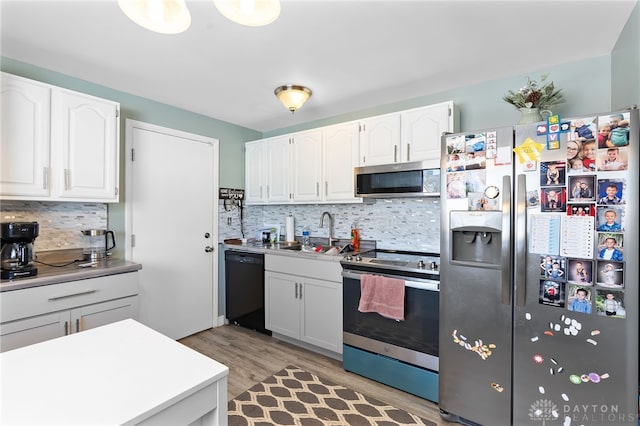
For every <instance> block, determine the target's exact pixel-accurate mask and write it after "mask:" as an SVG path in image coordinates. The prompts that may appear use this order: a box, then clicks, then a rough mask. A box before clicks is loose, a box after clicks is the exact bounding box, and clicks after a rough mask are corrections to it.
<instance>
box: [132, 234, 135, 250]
mask: <svg viewBox="0 0 640 426" xmlns="http://www.w3.org/2000/svg"><path fill="white" fill-rule="evenodd" d="M135 246H136V236H135V235H134V234H131V247H132V248H133V247H135Z"/></svg>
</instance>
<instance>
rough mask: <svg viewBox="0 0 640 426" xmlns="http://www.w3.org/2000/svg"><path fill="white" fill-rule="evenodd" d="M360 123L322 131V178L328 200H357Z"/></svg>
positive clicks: (359, 200) (326, 199) (326, 128)
mask: <svg viewBox="0 0 640 426" xmlns="http://www.w3.org/2000/svg"><path fill="white" fill-rule="evenodd" d="M359 142H360V139H359V132H358V123H345V124H339V125H336V126H329V127H325V128H324V129H322V169H323V170H322V175H323V176H324V188H323V191H324V200H325V201H340V200H354V201H355V200H357V201H358V202H361V201H362V198H356V197H355V196H354V192H355V191H354V185H355V181H354V177H353V168H354V167H357V166H358V152H359V145H358V144H359Z"/></svg>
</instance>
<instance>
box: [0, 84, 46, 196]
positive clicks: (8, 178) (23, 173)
mask: <svg viewBox="0 0 640 426" xmlns="http://www.w3.org/2000/svg"><path fill="white" fill-rule="evenodd" d="M1 97H2V107H1V108H2V109H1V110H0V117H1V119H2V121H1V126H2V136H1V137H2V139H1V140H0V195H15V196H19V197H23V198H25V199H26V198H28V197H48V196H49V190H50V187H49V179H48V175H49V141H50V128H51V127H50V113H51V87H50V86H48V85H46V84H42V83H38V82H36V81H32V80H27V79H24V78H20V77H16V76H13V75H11V74H5V73H2V92H1Z"/></svg>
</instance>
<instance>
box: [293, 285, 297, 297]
mask: <svg viewBox="0 0 640 426" xmlns="http://www.w3.org/2000/svg"><path fill="white" fill-rule="evenodd" d="M293 285H295V286H296V295H295V298H296V299H297V298H298V283H294V284H293Z"/></svg>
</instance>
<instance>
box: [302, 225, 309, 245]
mask: <svg viewBox="0 0 640 426" xmlns="http://www.w3.org/2000/svg"><path fill="white" fill-rule="evenodd" d="M310 245H311V234H310V232H309V228H307V227H306V226H305V227H304V228H303V229H302V247H303V248H304V247H309V246H310Z"/></svg>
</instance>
